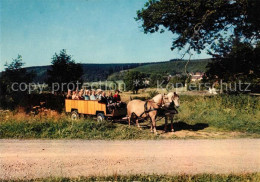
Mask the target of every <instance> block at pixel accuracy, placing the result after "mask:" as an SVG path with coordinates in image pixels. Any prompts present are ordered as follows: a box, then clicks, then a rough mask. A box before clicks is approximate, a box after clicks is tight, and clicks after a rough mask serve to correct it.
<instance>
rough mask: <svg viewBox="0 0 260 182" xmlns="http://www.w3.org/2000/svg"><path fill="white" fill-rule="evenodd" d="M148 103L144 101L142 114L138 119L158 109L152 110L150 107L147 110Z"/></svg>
mask: <svg viewBox="0 0 260 182" xmlns="http://www.w3.org/2000/svg"><path fill="white" fill-rule="evenodd" d="M147 105H148V101H145V104H144V112H143V113H142V114H141V115H140V116H139V117H142V115H144V114H147V113H149V112H151V111H156V110H158V109H155V108H153V107H150V108H149V109H148V106H147Z"/></svg>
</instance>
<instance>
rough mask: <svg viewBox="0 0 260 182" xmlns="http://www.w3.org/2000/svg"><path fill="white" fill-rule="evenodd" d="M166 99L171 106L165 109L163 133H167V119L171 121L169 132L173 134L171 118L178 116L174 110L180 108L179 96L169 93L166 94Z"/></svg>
mask: <svg viewBox="0 0 260 182" xmlns="http://www.w3.org/2000/svg"><path fill="white" fill-rule="evenodd" d="M166 97H167V99H168V101H169V102H170V103H171V104H170V106H169V107H167V108H166V112H165V125H164V131H165V132H166V131H167V125H168V118H169V119H170V120H171V132H174V129H173V117H174V115H175V114H178V111H177V110H176V108H178V107H180V101H179V95H178V94H176V92H170V93H168V94H167V96H166ZM175 107H176V108H175Z"/></svg>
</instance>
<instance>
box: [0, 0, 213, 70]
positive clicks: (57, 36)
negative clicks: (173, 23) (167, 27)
mask: <svg viewBox="0 0 260 182" xmlns="http://www.w3.org/2000/svg"><path fill="white" fill-rule="evenodd" d="M146 1H147V0H1V1H0V10H1V37H0V38H1V39H0V44H1V67H0V70H3V65H4V64H5V62H6V61H7V62H11V60H12V58H16V57H17V55H18V54H20V55H22V57H23V61H24V62H25V63H26V65H25V66H39V65H49V64H50V62H51V58H52V56H53V55H54V53H55V52H57V53H58V52H59V51H60V50H61V49H66V50H67V52H68V54H70V55H72V56H73V59H75V60H76V62H81V63H127V62H129V63H130V62H135V63H136V62H152V61H166V60H169V59H173V58H181V55H182V54H181V52H178V51H171V50H170V47H171V43H172V38H173V35H172V34H171V33H170V32H166V33H164V34H160V33H154V34H144V33H143V32H142V30H141V28H139V27H140V25H141V24H140V23H138V22H136V21H135V20H134V17H135V16H136V10H138V9H141V8H142V7H143V5H144V3H145V2H146ZM205 57H209V56H207V55H206V54H205V53H202V54H200V55H196V54H195V55H194V56H193V57H192V58H194V59H197V58H205Z"/></svg>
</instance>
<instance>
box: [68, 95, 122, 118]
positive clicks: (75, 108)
mask: <svg viewBox="0 0 260 182" xmlns="http://www.w3.org/2000/svg"><path fill="white" fill-rule="evenodd" d="M65 111H66V112H67V113H71V118H72V119H78V118H79V116H80V115H83V116H84V115H89V116H96V118H97V121H99V122H101V121H104V120H105V119H116V118H122V117H125V116H126V107H115V108H114V109H113V110H112V112H109V111H108V108H107V105H106V104H104V103H99V102H98V101H97V100H71V99H65Z"/></svg>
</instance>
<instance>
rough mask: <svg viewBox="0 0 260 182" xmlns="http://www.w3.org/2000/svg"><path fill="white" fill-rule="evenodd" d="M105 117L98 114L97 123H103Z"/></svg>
mask: <svg viewBox="0 0 260 182" xmlns="http://www.w3.org/2000/svg"><path fill="white" fill-rule="evenodd" d="M105 119H106V118H105V116H104V114H103V113H98V114H97V122H103V121H105Z"/></svg>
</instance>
